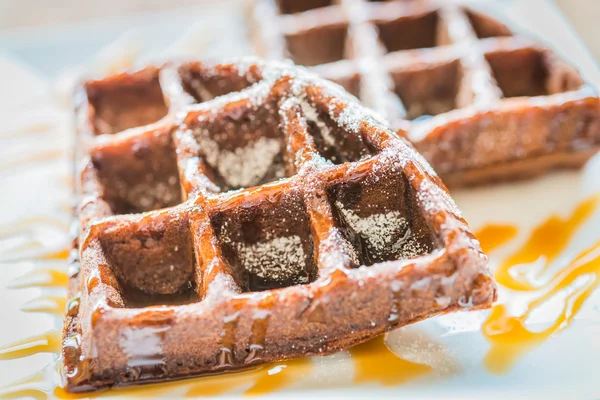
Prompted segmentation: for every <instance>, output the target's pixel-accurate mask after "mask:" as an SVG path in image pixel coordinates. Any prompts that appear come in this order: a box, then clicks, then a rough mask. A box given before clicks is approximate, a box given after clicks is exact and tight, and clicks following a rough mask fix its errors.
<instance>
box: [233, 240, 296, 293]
mask: <svg viewBox="0 0 600 400" xmlns="http://www.w3.org/2000/svg"><path fill="white" fill-rule="evenodd" d="M235 247H236V248H237V250H238V256H239V259H240V262H241V263H242V265H243V266H244V268H245V269H246V270H248V271H249V272H250V273H253V274H255V275H257V276H259V277H261V278H269V279H273V280H286V279H289V278H292V277H294V278H296V277H297V279H298V283H307V282H308V276H298V272H300V271H301V270H303V269H304V268H305V266H306V256H305V254H304V249H303V248H302V240H301V239H300V236H297V235H296V236H289V237H277V238H275V239H272V240H269V241H265V242H259V243H254V244H252V245H247V244H245V243H236V245H235Z"/></svg>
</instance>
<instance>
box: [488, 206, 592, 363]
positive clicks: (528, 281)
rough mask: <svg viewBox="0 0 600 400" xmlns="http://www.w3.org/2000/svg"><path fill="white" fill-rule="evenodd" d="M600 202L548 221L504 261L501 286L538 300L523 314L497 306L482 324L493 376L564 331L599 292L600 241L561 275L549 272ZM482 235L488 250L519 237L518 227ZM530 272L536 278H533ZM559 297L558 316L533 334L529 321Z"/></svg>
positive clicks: (570, 262) (491, 227) (501, 227)
mask: <svg viewBox="0 0 600 400" xmlns="http://www.w3.org/2000/svg"><path fill="white" fill-rule="evenodd" d="M599 203H600V199H599V198H598V197H592V198H590V199H587V200H585V201H583V202H582V203H580V204H579V205H578V206H577V207H576V208H575V210H574V211H573V212H572V213H571V215H569V216H568V217H567V218H561V217H560V216H557V215H552V216H550V217H549V218H547V219H546V220H545V221H543V222H542V223H541V224H540V225H538V226H537V227H536V228H534V229H533V231H532V232H531V233H530V235H529V236H528V238H527V239H526V241H525V243H524V244H523V245H522V246H520V247H519V248H518V249H517V250H516V251H514V252H513V253H512V254H511V255H510V256H508V257H507V258H506V259H504V260H503V261H502V262H501V264H500V266H499V267H498V269H497V270H496V280H497V281H498V283H500V284H501V285H503V286H505V287H507V288H508V289H511V290H513V291H516V292H528V293H536V294H537V295H536V296H535V297H534V298H533V299H531V296H529V297H528V299H529V300H528V301H527V305H526V309H525V311H524V312H522V313H521V314H520V315H511V314H510V313H509V310H508V309H507V307H506V305H505V304H498V305H496V306H495V307H494V308H493V309H492V312H491V313H490V315H489V317H488V319H487V320H486V321H485V323H484V324H483V326H482V331H483V334H484V335H485V336H486V338H487V339H488V340H489V341H490V343H491V348H490V350H489V351H488V353H487V355H486V356H485V358H484V360H483V363H484V366H485V367H486V369H487V370H488V371H490V372H491V373H494V374H504V373H506V372H508V371H509V370H510V369H511V367H512V366H513V365H514V364H515V363H516V362H517V361H518V360H519V358H520V357H521V356H523V355H525V354H526V353H527V352H529V351H530V350H532V349H533V348H535V347H537V346H539V345H541V344H542V343H544V342H545V341H546V340H547V339H548V338H549V337H551V336H552V335H554V334H556V333H558V332H560V331H562V330H564V329H566V328H567V327H568V326H569V325H570V323H571V322H572V321H573V319H574V318H575V316H576V315H577V313H578V312H579V310H580V309H581V307H582V305H583V303H584V302H585V301H586V300H587V299H588V297H589V296H590V295H591V294H592V293H593V292H594V290H595V289H596V288H597V287H598V285H599V283H600V241H599V242H597V243H596V244H594V245H593V246H591V247H589V248H588V249H586V250H584V251H582V252H581V253H580V254H578V255H577V256H575V257H574V258H573V259H571V260H567V261H568V262H567V264H566V265H565V266H564V267H563V268H561V269H560V270H558V271H556V272H552V273H549V272H548V269H549V267H550V265H551V264H552V262H553V261H555V260H556V259H557V258H558V256H559V255H560V254H561V253H562V252H563V251H564V250H565V248H566V247H567V245H568V244H569V242H570V241H571V240H572V238H573V236H574V235H575V234H576V233H577V231H578V229H579V228H580V227H581V226H582V225H583V223H584V222H585V221H586V220H588V219H589V218H590V217H591V215H592V214H593V213H594V212H595V211H596V209H597V208H598V204H599ZM482 232H483V234H481V235H479V236H478V237H479V239H480V240H481V241H482V247H484V248H487V249H488V251H490V250H493V249H495V248H496V247H499V246H500V245H502V244H504V243H506V242H508V241H509V240H510V238H509V237H515V236H516V233H517V228H516V227H511V226H509V225H488V226H486V227H484V228H483V229H482ZM509 233H510V234H509ZM516 266H519V272H520V273H515V272H514V270H513V268H515V267H516ZM532 270H533V272H534V274H531V273H530V272H532ZM528 272H529V273H528ZM560 294H563V295H565V294H566V297H565V298H564V299H563V300H562V308H561V310H560V314H559V315H558V316H557V317H556V318H555V319H554V320H553V321H552V322H551V323H550V324H549V325H547V324H546V326H545V328H543V329H541V330H532V329H530V327H528V326H527V319H528V318H529V316H530V315H531V314H532V312H534V311H535V310H537V309H539V308H540V307H542V306H544V305H545V304H546V303H547V302H548V301H551V300H553V299H556V298H557V296H558V295H560Z"/></svg>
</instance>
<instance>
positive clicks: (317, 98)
mask: <svg viewBox="0 0 600 400" xmlns="http://www.w3.org/2000/svg"><path fill="white" fill-rule="evenodd" d="M75 99H76V105H77V107H76V114H77V133H78V135H77V138H78V141H77V142H78V144H77V149H78V150H77V152H76V153H77V154H78V155H77V157H78V158H79V162H78V165H79V167H78V169H79V173H80V179H79V187H78V194H79V197H80V200H79V207H78V216H79V218H78V220H79V224H80V228H79V232H80V233H79V235H78V238H77V239H76V240H75V241H74V251H73V252H72V255H73V257H72V260H71V261H72V262H71V268H70V276H71V278H70V288H69V293H70V297H71V300H70V302H69V306H68V311H67V318H66V322H65V328H64V338H63V340H64V342H63V357H64V376H65V378H66V388H67V390H69V391H72V392H77V391H86V390H94V389H98V388H102V387H109V386H113V385H126V384H133V383H139V382H152V381H162V380H170V379H177V378H182V377H187V376H193V375H202V374H209V373H217V372H226V371H232V370H237V369H241V368H247V367H252V366H254V365H258V364H260V363H264V362H270V361H278V360H285V359H290V358H294V357H303V356H308V355H321V354H330V353H333V352H336V351H338V350H340V349H344V348H347V347H349V346H352V345H355V344H358V343H360V342H363V341H365V340H367V339H369V338H372V337H374V336H376V335H379V334H381V333H383V332H386V331H388V330H391V329H394V328H396V327H399V326H401V325H404V324H408V323H411V322H415V321H418V320H421V319H424V318H427V317H431V316H433V315H436V314H440V313H446V312H450V311H454V310H459V309H478V308H486V307H488V306H490V305H491V303H492V302H493V300H494V299H495V297H496V289H495V286H494V283H493V280H492V278H491V277H490V274H489V271H488V270H487V267H486V262H487V258H486V257H485V255H483V254H482V252H481V249H480V246H479V243H478V241H477V240H476V239H475V238H474V236H473V235H472V233H471V232H470V231H469V228H468V226H467V224H466V222H465V221H464V220H463V219H462V218H461V216H460V213H459V211H458V210H457V209H456V206H455V204H454V202H453V200H452V199H451V198H450V197H449V195H448V193H447V191H446V189H445V187H444V185H443V184H442V183H441V181H440V180H439V178H438V177H437V176H436V175H435V172H434V171H433V170H432V169H431V168H430V166H429V165H428V164H427V162H426V161H425V160H424V159H422V157H421V156H420V155H419V154H418V153H417V152H416V151H415V150H414V149H413V147H412V146H411V145H410V144H409V143H408V142H407V141H406V140H405V139H403V138H401V137H398V136H397V135H396V134H395V133H393V132H392V131H391V130H389V128H387V127H386V125H385V124H384V123H382V122H381V120H380V119H379V117H378V116H376V115H374V114H372V113H371V111H369V110H368V109H366V108H364V107H363V106H361V105H360V104H359V103H358V102H357V100H356V99H355V98H354V97H352V96H350V95H348V94H347V93H346V92H345V91H344V90H343V89H342V88H341V87H339V86H338V85H335V84H332V83H331V82H328V81H325V80H323V79H320V78H318V77H317V76H316V75H314V74H312V73H310V72H308V71H307V70H305V69H304V68H299V67H295V66H293V65H292V64H286V63H278V62H271V63H263V62H262V61H258V60H253V59H244V60H236V61H235V62H234V63H231V64H210V63H202V62H189V63H182V64H166V65H164V66H161V67H147V68H145V69H142V70H140V71H137V72H130V73H123V74H120V75H116V76H111V77H108V78H104V79H101V80H97V81H88V82H86V83H85V84H84V85H83V86H82V87H81V88H80V89H79V90H78V92H77V94H76V96H75Z"/></svg>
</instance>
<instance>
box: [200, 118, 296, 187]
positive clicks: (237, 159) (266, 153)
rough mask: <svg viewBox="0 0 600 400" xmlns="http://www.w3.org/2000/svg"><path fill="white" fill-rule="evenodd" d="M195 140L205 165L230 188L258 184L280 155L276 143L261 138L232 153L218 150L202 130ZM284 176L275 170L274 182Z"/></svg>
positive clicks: (217, 145) (278, 143) (279, 149)
mask: <svg viewBox="0 0 600 400" xmlns="http://www.w3.org/2000/svg"><path fill="white" fill-rule="evenodd" d="M197 140H198V143H199V146H200V148H201V149H202V154H204V159H205V160H206V163H207V164H208V165H210V166H211V167H213V168H215V169H216V170H217V172H218V173H219V175H221V177H222V178H223V180H224V181H225V182H226V183H227V185H229V186H231V187H248V186H255V185H258V184H260V183H261V181H263V180H264V178H265V177H266V175H267V174H268V173H269V171H270V170H271V168H272V167H273V165H274V164H276V163H277V157H278V155H279V154H280V153H281V152H282V148H281V147H282V144H281V141H280V140H278V139H274V138H267V137H264V136H263V137H260V138H258V140H256V141H254V142H251V143H249V144H248V145H247V146H246V147H238V148H236V149H235V150H233V151H229V150H222V149H220V148H219V144H218V143H217V142H215V141H214V140H212V139H211V137H210V133H209V131H208V129H203V130H202V131H201V132H200V134H199V135H198V136H197ZM284 173H285V171H284V169H283V165H281V166H280V167H279V168H277V170H276V178H282V177H283V176H284Z"/></svg>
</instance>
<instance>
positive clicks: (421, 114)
mask: <svg viewBox="0 0 600 400" xmlns="http://www.w3.org/2000/svg"><path fill="white" fill-rule="evenodd" d="M461 3H463V2H462V1H458V0H456V1H446V0H439V1H434V0H395V1H386V2H378V1H367V0H338V1H335V0H313V1H301V0H278V1H276V0H253V1H252V2H251V11H250V15H251V23H252V32H253V35H252V36H253V41H254V42H255V43H256V47H257V50H258V53H259V54H260V55H262V56H263V57H265V58H269V59H282V58H291V59H292V60H294V61H295V62H296V63H297V64H301V65H306V66H309V67H312V68H313V69H314V70H315V71H316V72H318V73H319V74H320V75H321V76H323V77H325V78H327V79H331V80H333V81H335V82H338V83H340V84H341V85H343V86H344V87H345V88H346V89H347V90H348V91H349V92H351V93H352V94H354V95H356V96H358V97H359V98H360V100H361V101H362V102H363V104H365V105H367V106H368V107H370V108H372V109H374V110H376V111H377V112H379V113H380V114H381V115H383V116H384V117H386V118H387V119H388V120H389V121H390V122H391V125H392V127H393V128H394V129H397V130H398V133H399V134H402V135H405V136H406V137H407V138H408V139H409V140H410V141H411V142H412V143H413V144H414V146H415V147H416V148H417V150H418V151H419V152H421V153H422V154H423V155H424V156H425V158H426V159H428V161H429V162H430V163H431V165H432V166H433V167H434V169H435V170H436V171H437V172H438V173H439V174H440V176H441V177H442V179H443V180H444V182H445V183H446V184H447V185H449V186H452V187H455V186H465V185H474V184H481V183H488V182H492V181H496V180H507V179H517V178H525V177H531V176H535V175H539V174H541V173H544V172H546V171H548V170H550V169H554V168H559V167H579V166H581V165H582V164H583V163H585V162H586V161H587V160H588V159H589V158H590V157H591V156H592V155H593V154H595V153H596V152H597V151H598V149H600V104H599V99H598V95H597V93H596V91H595V89H594V88H592V87H591V86H590V85H589V84H586V83H585V81H584V80H583V78H582V77H581V76H580V75H579V73H578V72H577V71H576V69H575V68H573V67H571V66H569V65H568V64H567V63H565V62H564V61H562V60H561V59H560V58H559V57H557V56H556V55H555V54H554V53H553V52H552V51H551V50H549V49H547V48H544V47H543V46H541V45H540V44H537V43H535V42H533V41H532V40H529V39H527V38H525V37H521V36H518V35H513V33H512V32H511V30H510V29H509V28H508V27H507V26H506V25H504V24H503V23H501V22H499V21H497V20H495V19H493V18H491V17H489V16H486V15H484V14H482V13H480V12H477V11H474V10H472V9H470V8H468V7H465V6H463V5H462V4H461Z"/></svg>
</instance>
